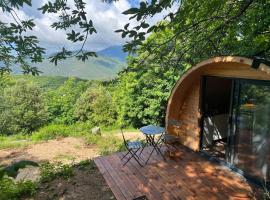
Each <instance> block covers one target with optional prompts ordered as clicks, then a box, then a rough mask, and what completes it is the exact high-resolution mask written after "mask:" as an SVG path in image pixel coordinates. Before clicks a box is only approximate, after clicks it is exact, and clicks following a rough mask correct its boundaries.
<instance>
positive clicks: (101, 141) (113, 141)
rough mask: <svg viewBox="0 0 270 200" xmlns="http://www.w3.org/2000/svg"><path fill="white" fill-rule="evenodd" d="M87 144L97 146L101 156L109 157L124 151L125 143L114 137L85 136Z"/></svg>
mask: <svg viewBox="0 0 270 200" xmlns="http://www.w3.org/2000/svg"><path fill="white" fill-rule="evenodd" d="M85 142H86V144H95V145H97V147H98V152H99V154H100V155H109V154H111V153H114V152H118V151H123V150H124V146H123V141H122V140H121V139H120V138H118V137H116V136H113V135H109V134H107V135H104V136H99V135H87V136H85Z"/></svg>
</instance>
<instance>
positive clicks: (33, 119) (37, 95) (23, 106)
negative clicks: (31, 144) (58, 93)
mask: <svg viewBox="0 0 270 200" xmlns="http://www.w3.org/2000/svg"><path fill="white" fill-rule="evenodd" d="M0 96H1V99H0V100H1V105H0V131H1V133H2V134H8V135H11V134H18V133H31V132H33V131H35V130H36V129H38V128H39V127H41V126H43V125H44V124H46V123H47V120H48V115H47V111H46V108H45V105H44V102H43V99H44V98H43V95H42V93H41V90H40V88H38V87H37V86H35V85H33V84H29V83H27V82H25V81H18V82H17V83H16V84H15V85H13V86H10V87H6V88H4V92H3V94H2V93H1V94H0Z"/></svg>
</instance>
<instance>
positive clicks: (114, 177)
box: [94, 147, 255, 200]
mask: <svg viewBox="0 0 270 200" xmlns="http://www.w3.org/2000/svg"><path fill="white" fill-rule="evenodd" d="M150 150H151V149H149V148H148V149H146V150H145V151H144V152H143V155H142V158H143V159H145V160H146V158H147V156H148V155H149V151H150ZM122 156H123V153H116V154H113V155H110V156H104V157H98V158H96V159H95V160H94V161H95V163H96V165H97V166H98V168H99V170H100V172H101V173H102V175H103V176H104V178H105V180H106V182H107V184H108V185H109V187H110V188H111V190H112V192H113V193H114V195H115V197H116V198H117V199H118V200H132V199H134V198H136V197H139V196H142V195H146V197H147V198H148V199H151V200H171V199H175V200H191V199H201V200H215V199H217V200H227V199H230V200H232V199H233V200H240V199H241V200H243V199H255V197H254V196H253V191H252V187H251V185H250V184H249V183H247V182H246V181H245V180H244V179H243V178H242V177H241V176H239V175H237V174H235V173H233V172H231V171H229V170H228V169H227V168H225V167H222V166H219V165H216V164H214V163H212V162H210V161H208V160H206V159H205V158H203V157H202V156H200V155H199V154H197V153H194V152H192V151H190V150H188V149H186V148H185V147H179V152H178V155H177V157H174V158H173V159H172V158H169V157H167V160H166V161H163V160H162V158H161V157H160V155H157V154H156V153H154V156H153V157H152V159H150V161H149V163H148V164H147V165H146V166H144V167H140V166H139V165H138V164H137V163H136V162H133V161H131V162H129V163H128V164H127V165H126V166H123V165H122V162H121V160H120V158H121V157H122Z"/></svg>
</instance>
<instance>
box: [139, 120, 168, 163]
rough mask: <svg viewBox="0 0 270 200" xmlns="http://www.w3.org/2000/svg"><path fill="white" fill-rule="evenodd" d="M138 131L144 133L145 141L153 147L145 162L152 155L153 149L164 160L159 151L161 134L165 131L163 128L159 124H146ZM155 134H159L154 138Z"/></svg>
mask: <svg viewBox="0 0 270 200" xmlns="http://www.w3.org/2000/svg"><path fill="white" fill-rule="evenodd" d="M140 131H141V132H142V133H143V134H144V135H145V137H146V143H147V144H148V145H150V146H152V147H153V149H152V151H151V153H150V154H149V157H148V159H147V161H146V164H147V162H148V161H149V159H150V157H151V156H152V154H153V152H154V151H156V152H157V153H158V154H160V155H161V156H162V157H163V159H164V160H165V158H164V156H163V154H162V152H161V149H160V147H159V144H160V142H161V138H162V135H163V134H164V133H165V128H163V127H160V126H154V125H148V126H143V127H141V128H140ZM155 136H159V138H157V139H156V138H155Z"/></svg>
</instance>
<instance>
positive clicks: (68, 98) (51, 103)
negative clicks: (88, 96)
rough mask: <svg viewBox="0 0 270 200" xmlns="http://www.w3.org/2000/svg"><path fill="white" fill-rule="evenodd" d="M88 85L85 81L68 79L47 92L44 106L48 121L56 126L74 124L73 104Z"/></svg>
mask: <svg viewBox="0 0 270 200" xmlns="http://www.w3.org/2000/svg"><path fill="white" fill-rule="evenodd" d="M88 84H89V82H87V81H82V80H78V79H76V78H68V80H66V81H65V83H64V84H63V85H61V86H60V87H59V88H57V89H52V90H50V91H48V92H47V93H46V95H45V97H46V98H45V104H46V106H47V107H48V112H49V121H50V122H52V123H57V124H72V123H74V122H75V118H74V115H73V112H74V104H75V103H76V100H77V99H78V98H79V97H80V95H81V94H82V93H83V92H84V91H85V89H86V88H87V86H88Z"/></svg>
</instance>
